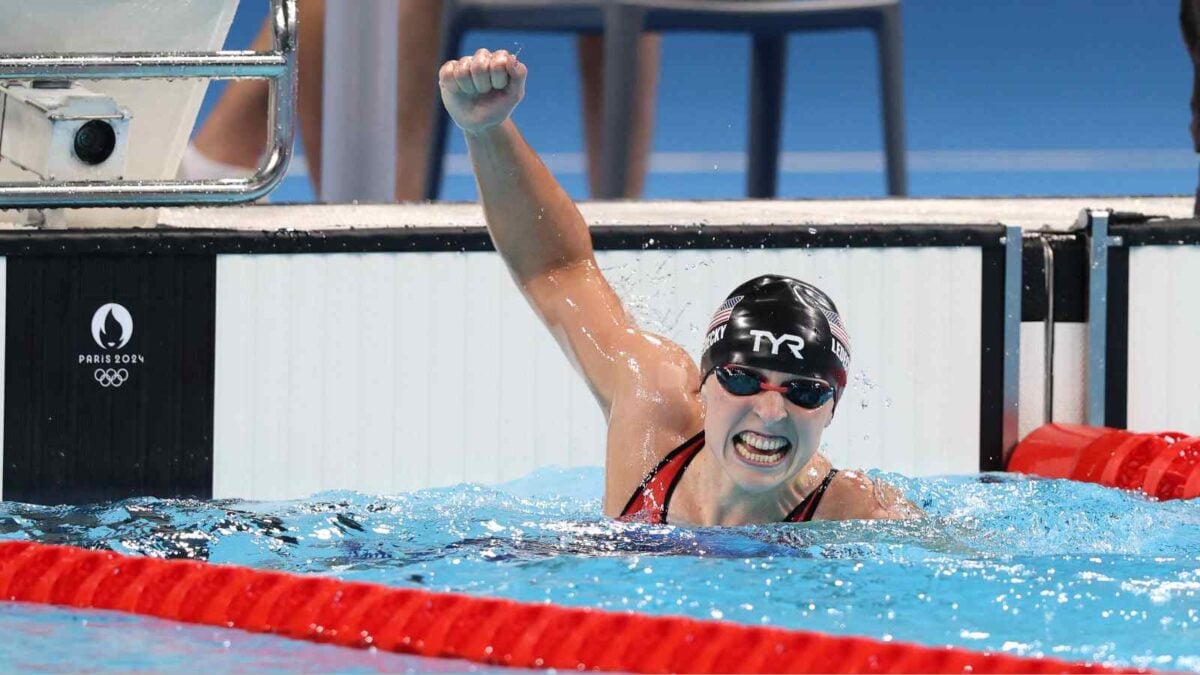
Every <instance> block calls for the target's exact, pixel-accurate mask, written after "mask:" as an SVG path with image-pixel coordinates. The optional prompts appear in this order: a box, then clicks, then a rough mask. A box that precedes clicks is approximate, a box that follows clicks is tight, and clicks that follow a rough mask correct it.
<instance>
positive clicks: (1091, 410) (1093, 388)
mask: <svg viewBox="0 0 1200 675" xmlns="http://www.w3.org/2000/svg"><path fill="white" fill-rule="evenodd" d="M1111 215H1112V211H1109V210H1104V211H1099V210H1089V209H1084V210H1083V211H1081V212H1080V213H1079V219H1078V220H1077V221H1076V223H1075V226H1076V229H1079V230H1082V231H1083V232H1084V233H1086V234H1087V237H1088V313H1087V416H1086V419H1087V423H1088V424H1090V425H1092V426H1104V423H1105V414H1104V409H1105V389H1106V387H1105V383H1106V382H1107V381H1108V371H1107V363H1106V355H1107V353H1108V248H1109V246H1112V245H1113V243H1114V242H1112V241H1111V240H1110V238H1109V236H1108V221H1109V218H1110V216H1111Z"/></svg>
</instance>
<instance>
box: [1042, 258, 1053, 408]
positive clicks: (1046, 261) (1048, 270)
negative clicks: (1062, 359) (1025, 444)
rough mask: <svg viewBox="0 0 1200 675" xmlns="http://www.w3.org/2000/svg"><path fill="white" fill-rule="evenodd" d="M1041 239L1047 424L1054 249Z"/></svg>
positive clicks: (1050, 405) (1050, 404) (1050, 388)
mask: <svg viewBox="0 0 1200 675" xmlns="http://www.w3.org/2000/svg"><path fill="white" fill-rule="evenodd" d="M1041 241H1042V264H1043V267H1044V269H1043V271H1042V272H1043V275H1044V276H1045V284H1046V319H1045V321H1044V323H1043V326H1044V328H1045V334H1044V341H1043V344H1044V346H1045V353H1044V356H1043V364H1044V367H1045V374H1044V378H1043V385H1044V387H1045V390H1044V394H1043V396H1044V401H1043V405H1044V406H1045V407H1044V409H1043V411H1042V423H1043V424H1049V423H1050V422H1053V421H1054V249H1053V248H1052V247H1051V246H1050V240H1049V239H1047V238H1046V237H1045V236H1042V237H1041Z"/></svg>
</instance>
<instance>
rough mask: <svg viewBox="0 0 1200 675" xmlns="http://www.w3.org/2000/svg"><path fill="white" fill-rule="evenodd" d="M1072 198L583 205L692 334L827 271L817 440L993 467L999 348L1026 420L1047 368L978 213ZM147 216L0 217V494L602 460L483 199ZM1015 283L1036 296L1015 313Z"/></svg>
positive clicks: (613, 270)
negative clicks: (27, 227)
mask: <svg viewBox="0 0 1200 675" xmlns="http://www.w3.org/2000/svg"><path fill="white" fill-rule="evenodd" d="M1071 201H1072V200H1061V203H1055V202H1053V200H1030V201H1029V202H1027V203H1021V202H1016V203H1014V201H1013V200H1008V201H1002V200H951V201H950V202H934V201H927V202H923V201H922V200H908V201H893V202H888V200H879V201H865V202H858V203H853V202H851V203H845V202H830V203H817V202H799V203H757V202H748V203H731V204H696V203H687V204H664V203H651V204H646V205H638V204H607V205H606V204H593V205H585V206H584V211H585V216H587V217H588V219H589V222H592V223H594V224H596V225H595V227H594V228H593V238H594V241H595V244H596V247H597V249H598V253H597V256H598V260H599V262H600V265H601V267H602V268H604V270H605V272H606V274H607V276H608V277H609V278H610V280H611V281H612V283H613V285H614V287H615V288H616V289H617V291H618V293H620V294H621V296H622V298H623V299H624V300H625V302H626V305H627V307H628V309H629V311H630V312H631V314H632V315H633V316H634V317H636V318H637V319H638V321H639V323H640V324H641V325H642V326H643V327H644V328H646V329H648V330H650V331H652V332H655V333H658V334H661V335H665V336H667V337H670V338H671V339H674V340H676V341H678V342H679V343H680V344H682V345H683V346H684V347H685V348H687V349H688V350H689V351H691V352H692V353H693V354H696V353H697V352H698V348H699V343H700V341H701V339H702V335H701V331H702V329H703V327H704V326H706V325H707V320H708V317H709V315H710V314H711V312H712V310H713V308H714V307H715V306H716V305H717V304H719V302H720V301H721V300H722V299H723V298H724V296H725V294H726V293H727V292H728V290H729V289H730V288H732V287H733V286H734V285H736V284H737V283H740V282H741V281H743V280H745V279H746V278H749V277H751V276H755V275H757V274H761V273H766V272H778V273H784V274H791V275H794V276H799V277H802V278H805V279H808V280H811V281H813V282H815V283H817V284H818V285H820V286H821V287H823V288H825V289H826V290H827V291H829V292H830V294H831V295H832V296H833V297H834V299H835V300H836V301H837V302H838V304H839V307H840V309H841V310H842V313H843V315H844V316H845V318H846V321H847V324H848V327H849V330H850V332H851V336H852V338H853V352H852V355H853V361H854V363H853V367H852V375H851V385H850V389H849V391H848V393H847V395H846V398H845V399H844V400H843V401H842V403H841V407H840V409H839V411H838V417H837V418H836V420H835V422H834V424H833V425H832V426H831V427H830V429H829V431H828V432H827V434H826V441H827V445H828V448H827V451H828V452H829V454H830V455H831V456H832V457H833V458H834V459H835V461H837V462H838V463H839V464H841V465H844V466H850V467H854V466H862V467H879V468H883V469H885V470H891V471H900V472H904V473H908V474H913V475H929V474H945V473H972V472H976V471H979V470H994V469H1000V468H1001V467H1002V466H1003V454H1004V452H1005V450H1006V449H1008V448H1011V444H1012V443H1013V442H1015V440H1016V437H1017V433H1018V415H1017V399H1016V393H1017V386H1016V385H1017V373H1018V358H1019V366H1020V368H1019V372H1020V387H1021V409H1020V414H1021V418H1020V420H1019V422H1020V428H1021V429H1025V428H1032V426H1036V425H1037V423H1040V419H1037V417H1040V414H1031V413H1030V412H1029V410H1028V408H1029V404H1028V402H1027V401H1028V399H1030V398H1034V395H1035V394H1036V395H1040V388H1041V370H1040V361H1039V360H1038V359H1037V358H1033V357H1036V354H1037V351H1038V350H1037V348H1038V347H1040V339H1039V338H1040V323H1037V322H1036V305H1037V303H1036V301H1031V300H1030V298H1031V297H1033V296H1036V289H1035V288H1032V287H1031V285H1030V284H1029V283H1026V284H1024V286H1025V292H1024V294H1022V293H1020V292H1015V293H1014V291H1015V289H1017V288H1019V287H1020V286H1021V284H1020V283H1019V277H1014V276H1013V274H1014V270H1015V272H1016V273H1018V274H1019V271H1020V267H1019V265H1017V266H1016V267H1014V263H1019V262H1020V259H1021V258H1022V257H1024V258H1025V259H1027V260H1028V259H1029V257H1030V252H1029V244H1028V242H1027V243H1026V246H1025V254H1024V256H1021V255H1015V252H1016V251H1018V250H1020V248H1019V247H1014V243H1011V242H1015V241H1016V239H1015V233H1017V232H1018V230H1016V229H1014V228H1008V229H1006V228H1005V226H1003V225H1000V224H999V223H1000V222H1012V221H1014V220H1015V221H1017V222H1016V223H1014V224H1016V225H1023V226H1025V227H1027V228H1030V227H1032V226H1033V223H1034V222H1039V221H1040V223H1039V224H1045V221H1047V220H1050V219H1052V215H1051V214H1053V215H1057V214H1061V223H1062V224H1063V226H1064V227H1065V226H1067V225H1069V224H1070V223H1071V222H1073V220H1074V215H1075V214H1074V213H1072V212H1071V209H1072V208H1073V207H1074V206H1075V204H1073V203H1069V202H1071ZM1181 201H1182V200H1174V201H1171V200H1159V202H1163V203H1159V202H1152V203H1147V204H1142V206H1146V207H1149V208H1150V209H1153V208H1155V207H1159V208H1169V209H1172V210H1174V209H1177V208H1178V207H1179V204H1178V203H1176V202H1181ZM1021 206H1025V207H1027V208H1026V209H1025V211H1021V209H1020V207H1021ZM639 207H640V208H639ZM855 207H857V208H855ZM856 212H857V213H859V214H860V216H861V218H862V219H861V220H859V221H855V220H853V216H854V214H855V213H856ZM1014 213H1023V214H1024V216H1023V217H1024V218H1025V221H1024V222H1022V220H1021V219H1020V218H1016V217H1014V216H1013V214H1014ZM159 221H160V223H161V224H163V225H164V226H165V227H161V228H158V229H154V230H125V231H71V232H65V233H64V232H59V233H54V232H46V231H4V232H0V252H3V253H4V254H5V256H6V257H5V258H3V259H0V260H3V263H0V264H4V265H5V269H4V274H3V275H0V278H3V279H4V280H5V284H6V289H5V291H6V292H5V294H4V297H5V298H6V308H5V312H4V313H3V317H4V318H3V319H0V320H2V321H3V322H4V326H5V336H6V344H5V350H4V354H5V359H4V363H3V364H0V368H4V371H3V372H4V383H5V386H4V392H3V396H4V398H3V400H4V406H3V411H4V424H3V428H4V444H3V445H4V458H3V489H4V492H3V497H4V498H5V499H17V500H22V501H37V502H59V501H66V502H70V501H88V500H94V499H107V498H114V497H120V496H129V495H145V494H153V495H160V496H169V495H194V496H200V497H210V496H215V497H226V496H238V497H245V498H264V499H269V498H285V497H298V496H303V495H306V494H310V493H312V492H315V491H318V490H326V489H356V490H362V491H366V492H372V493H387V492H397V491H405V490H411V489H416V488H421V487H426V486H433V485H445V484H452V483H458V482H462V481H477V482H483V483H491V482H496V481H502V480H506V479H511V478H516V477H519V476H521V475H525V474H527V473H528V472H529V471H531V470H533V469H534V468H536V467H538V466H542V465H546V464H562V465H597V464H601V463H603V444H604V440H603V439H604V420H603V418H602V417H601V415H600V413H599V409H598V407H597V406H596V404H595V403H594V402H593V400H592V399H591V397H590V394H589V392H588V391H587V389H586V387H585V386H584V385H583V383H582V380H581V379H580V378H578V376H577V375H576V374H575V373H574V372H573V370H572V369H571V366H570V364H569V363H568V362H567V360H566V359H565V358H564V357H563V356H562V354H561V352H560V351H559V349H558V347H557V345H556V344H555V342H554V341H553V339H552V338H551V337H550V335H549V334H548V332H547V331H545V330H544V328H543V327H542V326H541V324H540V323H539V322H538V321H537V319H536V317H535V316H534V314H533V312H532V311H531V310H530V309H529V308H528V306H527V305H526V304H525V302H524V300H523V298H522V297H521V295H520V293H519V292H518V290H517V289H516V288H515V285H514V284H513V283H512V281H511V279H510V278H509V276H508V274H507V271H506V270H505V269H504V267H503V264H502V263H501V261H500V260H499V258H498V256H496V255H495V253H494V252H491V251H490V244H489V242H488V240H487V237H486V233H485V232H484V231H483V230H482V229H481V228H480V225H481V222H480V220H479V215H478V207H477V206H474V205H461V206H453V207H443V206H429V205H426V206H396V207H388V206H377V207H336V206H330V207H246V208H240V209H184V210H171V211H164V212H163V213H162V214H161V215H160V216H159ZM1147 250H1149V249H1147ZM1141 255H1142V251H1141V250H1139V251H1138V252H1137V253H1136V255H1135V256H1133V258H1134V259H1135V260H1136V259H1137V258H1138V256H1141ZM1069 257H1070V256H1069V255H1068V254H1065V253H1064V255H1063V259H1067V258H1069ZM1137 264H1139V265H1140V264H1142V263H1137ZM1149 264H1150V265H1152V266H1161V264H1162V263H1160V262H1158V261H1155V260H1151V261H1150V263H1149ZM1180 264H1182V263H1180ZM1064 269H1065V270H1067V272H1066V273H1067V274H1069V273H1070V270H1071V269H1072V268H1071V267H1070V266H1069V265H1064ZM1131 269H1140V268H1137V267H1136V266H1135V265H1131ZM1006 274H1007V276H1006ZM1138 283H1141V282H1138ZM1161 283H1166V284H1168V285H1171V284H1175V286H1174V288H1177V289H1180V291H1178V292H1182V289H1184V288H1185V287H1184V286H1182V285H1180V282H1179V281H1177V280H1172V279H1167V280H1165V281H1163V282H1161ZM1133 287H1135V285H1133V284H1131V288H1133ZM1071 288H1072V286H1071V285H1070V284H1056V297H1057V296H1058V295H1059V293H1063V294H1064V298H1063V299H1062V301H1061V302H1057V303H1056V315H1058V314H1059V311H1062V310H1060V309H1059V308H1063V307H1069V306H1071V304H1072V302H1078V298H1074V299H1072V298H1070V297H1069V296H1070V294H1071V293H1073V292H1074V291H1071V290H1070V289H1071ZM1006 292H1007V295H1006ZM1043 292H1044V289H1043ZM1022 295H1024V296H1026V297H1025V298H1024V299H1021V296H1022ZM1014 296H1015V297H1014ZM1017 302H1022V303H1023V304H1025V305H1027V306H1028V308H1032V309H1031V310H1030V311H1028V312H1026V313H1025V316H1024V317H1022V312H1021V309H1020V306H1019V305H1018V304H1017ZM115 305H119V306H120V309H117V308H116V307H115ZM1043 314H1044V309H1043ZM1018 318H1025V319H1026V321H1025V323H1023V324H1020V323H1019V322H1018V320H1017V319H1018ZM1066 318H1067V319H1069V318H1076V319H1078V318H1080V317H1069V316H1068V317H1066ZM1129 323H1130V325H1134V322H1133V321H1132V319H1131V320H1130V322H1129ZM1082 326H1083V324H1082V323H1080V322H1079V321H1070V320H1063V321H1062V323H1060V324H1059V326H1058V349H1057V354H1058V355H1059V356H1058V359H1057V360H1056V364H1057V371H1056V372H1057V378H1056V380H1057V384H1058V386H1059V387H1062V388H1063V389H1064V391H1065V392H1067V395H1066V396H1064V397H1062V398H1057V399H1056V410H1059V411H1063V412H1065V413H1066V414H1064V415H1062V418H1061V419H1062V421H1080V420H1079V419H1071V418H1072V417H1074V415H1075V414H1076V413H1077V411H1076V410H1075V409H1074V406H1075V403H1073V402H1072V399H1071V396H1070V394H1071V393H1076V392H1078V391H1080V390H1081V388H1080V387H1079V386H1078V378H1077V377H1075V375H1074V374H1077V373H1079V372H1082V369H1081V368H1080V367H1079V364H1080V363H1081V359H1080V357H1079V355H1080V353H1081V349H1080V341H1081V339H1082V328H1081V327H1082ZM1135 333H1136V331H1130V343H1131V344H1134V343H1135V342H1136V340H1139V339H1142V338H1141V337H1138V336H1137V335H1135ZM1018 335H1019V340H1018V338H1017V336H1018ZM1014 343H1019V344H1014ZM1181 358H1182V357H1181ZM1183 362H1185V363H1186V361H1183ZM1131 363H1134V364H1138V365H1136V367H1134V366H1131V368H1130V373H1137V374H1138V377H1142V375H1141V373H1142V372H1143V371H1144V370H1145V368H1146V367H1145V366H1142V365H1140V363H1141V362H1140V361H1137V359H1131ZM1145 372H1148V373H1149V372H1153V371H1145ZM1158 376H1159V377H1161V375H1158ZM118 381H119V382H118ZM1131 391H1133V387H1132V386H1131ZM1138 410H1140V409H1138V408H1136V406H1134V407H1133V408H1131V418H1130V419H1131V422H1132V420H1134V419H1140V418H1139V417H1138V415H1140V414H1141V413H1140V412H1137V411H1138ZM1038 412H1039V413H1040V411H1038ZM1185 421H1186V420H1185Z"/></svg>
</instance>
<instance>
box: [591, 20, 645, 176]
mask: <svg viewBox="0 0 1200 675" xmlns="http://www.w3.org/2000/svg"><path fill="white" fill-rule="evenodd" d="M661 46H662V39H661V37H660V36H659V35H656V34H649V35H643V36H642V37H641V39H640V40H639V41H638V65H637V68H638V72H637V92H636V93H635V99H634V100H635V104H634V108H633V128H632V129H630V130H629V138H628V142H629V144H630V148H629V166H628V167H626V171H625V192H624V196H625V197H627V198H631V199H632V198H637V197H641V196H642V192H643V191H644V189H645V187H646V170H647V168H648V167H647V165H648V163H649V161H650V142H651V139H652V137H653V134H654V104H655V93H656V92H657V91H658V66H659V53H660V51H661ZM578 51H579V71H580V74H581V75H582V79H583V125H584V136H585V140H586V143H587V158H588V186H589V187H590V189H591V192H592V194H593V195H595V194H596V193H597V192H599V188H600V148H601V144H602V143H603V139H601V138H600V135H601V133H600V131H601V117H600V116H601V112H602V111H603V110H604V38H603V37H602V36H599V35H581V36H579V42H578Z"/></svg>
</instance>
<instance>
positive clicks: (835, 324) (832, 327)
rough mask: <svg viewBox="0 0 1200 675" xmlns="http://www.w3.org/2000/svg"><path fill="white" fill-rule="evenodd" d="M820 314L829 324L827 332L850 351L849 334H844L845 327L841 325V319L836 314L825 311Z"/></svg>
mask: <svg viewBox="0 0 1200 675" xmlns="http://www.w3.org/2000/svg"><path fill="white" fill-rule="evenodd" d="M821 313H822V314H824V315H825V320H826V321H828V322H829V332H830V333H833V336H834V337H836V338H837V339H838V340H841V342H842V344H843V345H845V346H846V349H850V334H849V333H847V332H846V327H845V326H843V325H842V317H840V316H838V313H837V312H831V311H829V310H827V309H822V310H821Z"/></svg>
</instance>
